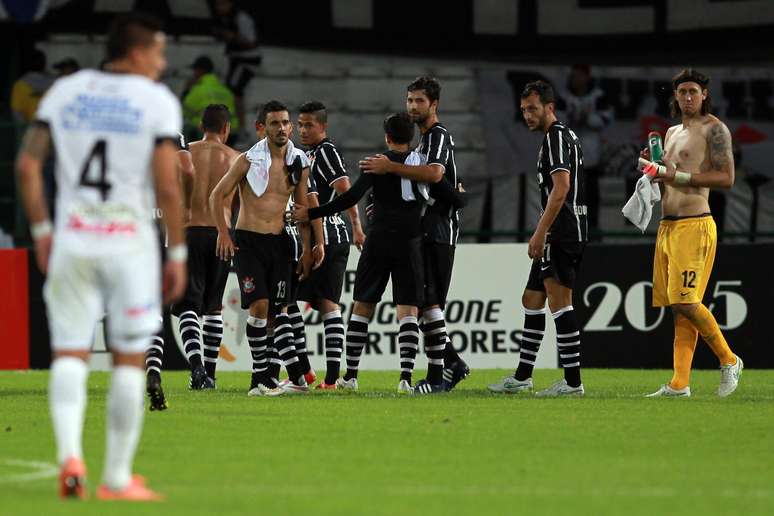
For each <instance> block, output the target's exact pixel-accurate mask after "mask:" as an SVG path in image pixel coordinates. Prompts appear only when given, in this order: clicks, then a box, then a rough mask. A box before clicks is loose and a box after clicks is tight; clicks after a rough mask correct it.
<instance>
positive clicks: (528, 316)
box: [513, 308, 546, 381]
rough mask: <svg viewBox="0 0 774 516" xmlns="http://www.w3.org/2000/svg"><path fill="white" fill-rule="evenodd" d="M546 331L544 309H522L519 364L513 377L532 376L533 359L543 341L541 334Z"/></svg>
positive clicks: (523, 378)
mask: <svg viewBox="0 0 774 516" xmlns="http://www.w3.org/2000/svg"><path fill="white" fill-rule="evenodd" d="M545 331H546V309H545V308H542V309H540V310H530V309H528V308H525V309H524V331H523V332H522V334H521V344H520V346H519V347H520V348H521V350H520V351H519V365H518V367H516V372H515V373H513V377H514V378H516V379H517V380H521V381H524V380H526V379H527V378H532V370H533V369H534V368H535V360H537V354H538V351H539V350H540V343H541V342H543V334H544V333H545Z"/></svg>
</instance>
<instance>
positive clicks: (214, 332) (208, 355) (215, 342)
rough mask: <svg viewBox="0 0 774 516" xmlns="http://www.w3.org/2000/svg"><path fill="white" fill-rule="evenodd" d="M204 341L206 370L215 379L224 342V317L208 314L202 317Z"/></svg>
mask: <svg viewBox="0 0 774 516" xmlns="http://www.w3.org/2000/svg"><path fill="white" fill-rule="evenodd" d="M202 339H203V340H204V346H203V347H204V369H205V370H206V371H207V376H209V377H210V378H212V379H213V380H214V379H215V368H216V367H217V365H218V354H219V353H220V342H221V341H222V340H223V316H222V315H221V314H207V315H204V316H202Z"/></svg>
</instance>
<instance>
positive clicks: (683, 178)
mask: <svg viewBox="0 0 774 516" xmlns="http://www.w3.org/2000/svg"><path fill="white" fill-rule="evenodd" d="M675 183H676V184H678V185H689V184H691V174H690V173H688V172H680V171H679V170H678V171H676V172H675Z"/></svg>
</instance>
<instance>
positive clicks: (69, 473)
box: [59, 457, 86, 500]
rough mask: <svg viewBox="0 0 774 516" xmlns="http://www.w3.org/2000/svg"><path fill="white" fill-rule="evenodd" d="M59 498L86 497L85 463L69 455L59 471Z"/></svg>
mask: <svg viewBox="0 0 774 516" xmlns="http://www.w3.org/2000/svg"><path fill="white" fill-rule="evenodd" d="M59 498H62V499H65V498H77V499H80V500H85V499H86V465H85V464H84V463H83V461H82V460H81V459H77V458H75V457H70V458H69V459H67V460H66V461H65V463H64V465H63V466H62V469H61V470H60V471H59Z"/></svg>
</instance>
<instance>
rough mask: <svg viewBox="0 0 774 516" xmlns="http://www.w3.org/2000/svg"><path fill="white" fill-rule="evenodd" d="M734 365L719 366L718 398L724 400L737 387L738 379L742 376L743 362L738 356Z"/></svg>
mask: <svg viewBox="0 0 774 516" xmlns="http://www.w3.org/2000/svg"><path fill="white" fill-rule="evenodd" d="M734 356H736V364H731V365H724V366H720V386H719V387H718V396H720V397H721V398H725V397H726V396H728V395H729V394H731V393H732V392H734V391H735V390H736V387H737V386H738V385H739V377H740V376H742V369H744V362H742V359H741V358H740V357H739V356H738V355H734Z"/></svg>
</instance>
